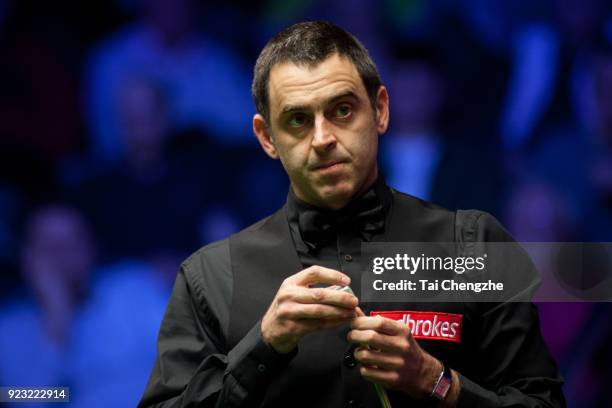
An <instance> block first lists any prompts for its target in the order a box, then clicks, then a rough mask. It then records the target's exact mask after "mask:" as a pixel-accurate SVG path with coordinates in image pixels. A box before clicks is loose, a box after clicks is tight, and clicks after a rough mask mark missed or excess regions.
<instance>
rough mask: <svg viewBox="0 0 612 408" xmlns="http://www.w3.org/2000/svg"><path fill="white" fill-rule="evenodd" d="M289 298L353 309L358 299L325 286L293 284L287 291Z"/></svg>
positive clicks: (301, 301)
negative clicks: (305, 286)
mask: <svg viewBox="0 0 612 408" xmlns="http://www.w3.org/2000/svg"><path fill="white" fill-rule="evenodd" d="M287 297H288V298H289V300H292V301H294V302H298V303H318V304H327V305H333V306H340V307H344V308H347V309H354V308H355V307H356V306H357V305H358V304H359V300H358V299H357V297H355V295H351V294H350V293H346V292H342V291H339V290H332V289H327V288H304V287H302V286H295V287H293V288H291V290H290V291H288V293H287Z"/></svg>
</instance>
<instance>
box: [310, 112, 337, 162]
mask: <svg viewBox="0 0 612 408" xmlns="http://www.w3.org/2000/svg"><path fill="white" fill-rule="evenodd" d="M335 146H336V137H335V136H334V132H333V127H332V126H331V124H330V123H329V121H328V120H327V118H325V115H320V116H317V117H315V123H314V135H313V137H312V147H313V149H315V150H316V151H317V152H318V153H325V152H327V151H329V150H332V149H333V148H334V147H335Z"/></svg>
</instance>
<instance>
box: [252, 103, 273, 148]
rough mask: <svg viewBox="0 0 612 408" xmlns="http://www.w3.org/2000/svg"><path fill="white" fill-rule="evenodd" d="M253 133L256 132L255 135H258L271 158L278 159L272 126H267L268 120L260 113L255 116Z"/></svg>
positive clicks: (262, 146) (260, 142)
mask: <svg viewBox="0 0 612 408" xmlns="http://www.w3.org/2000/svg"><path fill="white" fill-rule="evenodd" d="M253 133H255V137H257V140H258V141H259V144H260V145H261V148H262V149H263V150H264V152H266V154H267V155H268V156H270V158H272V159H278V152H277V151H276V146H275V145H274V140H273V139H272V133H271V132H270V128H269V127H268V126H266V120H265V119H264V117H263V116H262V115H261V114H259V113H256V114H255V116H253Z"/></svg>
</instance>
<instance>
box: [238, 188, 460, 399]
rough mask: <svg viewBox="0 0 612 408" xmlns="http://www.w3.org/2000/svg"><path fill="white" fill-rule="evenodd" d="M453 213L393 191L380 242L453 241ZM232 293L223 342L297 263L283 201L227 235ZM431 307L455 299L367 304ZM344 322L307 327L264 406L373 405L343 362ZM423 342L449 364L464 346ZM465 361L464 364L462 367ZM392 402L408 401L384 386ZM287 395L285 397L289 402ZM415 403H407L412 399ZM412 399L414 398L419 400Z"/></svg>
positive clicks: (258, 311) (452, 307)
mask: <svg viewBox="0 0 612 408" xmlns="http://www.w3.org/2000/svg"><path fill="white" fill-rule="evenodd" d="M455 218H456V213H454V212H450V211H447V210H444V209H441V208H439V207H436V206H433V205H430V204H428V203H425V202H423V201H421V200H418V199H415V198H413V197H410V196H406V195H404V194H402V193H398V192H395V191H394V192H393V201H392V205H391V209H390V214H389V215H388V218H387V223H386V227H385V234H384V241H385V242H454V241H456V235H457V232H456V228H457V227H456V222H455ZM230 255H231V265H232V272H233V282H234V284H233V296H232V305H231V315H230V325H229V330H228V343H229V344H228V347H229V348H232V347H234V346H235V345H236V344H237V343H238V342H239V341H240V340H241V339H242V338H243V337H244V336H245V335H246V333H247V332H248V331H249V330H250V329H251V328H252V327H253V325H255V324H256V323H257V321H258V320H260V319H261V317H262V316H263V315H264V313H265V312H266V310H267V308H268V306H269V305H270V303H271V301H272V299H273V298H274V295H275V294H276V291H277V290H278V288H279V286H280V285H281V283H282V281H283V280H284V279H285V278H286V277H288V276H290V275H293V274H295V273H296V272H299V271H300V270H301V269H302V265H301V263H300V260H299V258H298V255H297V253H296V250H295V248H294V245H293V241H292V238H291V233H290V230H289V225H288V222H287V214H286V208H285V207H283V208H281V209H280V210H279V211H277V212H276V213H275V214H273V215H272V216H270V217H268V218H266V219H265V220H262V221H261V222H259V223H257V224H255V225H254V226H252V227H251V228H249V229H247V230H244V231H242V232H240V233H238V234H236V235H234V236H232V237H231V238H230ZM385 307H386V308H387V309H386V310H392V308H398V307H401V308H402V309H403V310H436V311H444V312H451V313H460V314H462V315H464V316H465V317H468V316H467V315H465V310H464V309H465V307H466V306H465V305H463V304H459V303H448V304H435V305H432V304H424V303H409V302H407V303H405V304H404V303H401V304H398V303H393V304H391V305H384V304H378V305H371V309H372V310H377V309H378V310H384V309H385ZM469 326H470V322H469V318H468V319H467V321H466V320H465V319H464V327H463V333H464V342H463V343H464V344H467V343H468V342H469V338H466V337H469V332H470V330H469ZM347 332H348V327H341V328H337V329H334V330H327V331H323V332H317V333H312V334H309V335H307V336H306V337H305V338H303V339H302V340H301V341H300V343H299V352H298V354H297V356H296V357H295V358H294V359H293V360H292V361H291V363H290V364H289V366H288V367H287V369H286V370H285V371H284V372H283V373H282V374H281V375H280V376H278V377H277V378H275V379H274V380H273V381H272V383H271V384H270V385H269V387H268V389H267V390H266V395H265V398H264V400H263V403H262V406H266V407H274V406H279V407H280V406H283V407H288V406H290V407H343V406H345V405H347V403H348V402H349V401H351V400H352V401H357V403H356V404H355V405H354V406H359V405H361V406H364V407H378V406H380V405H379V402H378V399H377V397H376V394H375V391H374V388H373V385H372V384H371V383H369V382H366V381H364V380H363V379H362V378H361V376H360V374H359V371H358V369H357V368H356V367H349V366H348V365H347V364H344V359H345V355H346V354H347V353H350V344H349V343H348V342H347V340H346V334H347ZM419 343H420V344H421V346H422V347H423V348H424V349H426V350H427V351H428V352H430V353H432V354H433V355H434V356H437V357H438V358H443V359H444V360H445V361H446V362H447V363H448V364H451V365H452V366H454V367H457V368H459V367H460V366H462V365H463V364H462V362H463V361H464V358H462V355H463V354H465V351H466V350H465V348H464V346H463V345H457V344H452V343H448V342H429V341H420V342H419ZM466 369H468V368H466ZM390 397H391V400H392V403H394V406H399V405H398V404H400V403H408V404H410V402H411V401H410V400H409V399H408V398H407V397H406V396H405V395H403V394H400V393H390ZM288 401H290V402H288ZM412 402H413V404H411V405H410V406H414V401H412ZM417 405H418V404H417Z"/></svg>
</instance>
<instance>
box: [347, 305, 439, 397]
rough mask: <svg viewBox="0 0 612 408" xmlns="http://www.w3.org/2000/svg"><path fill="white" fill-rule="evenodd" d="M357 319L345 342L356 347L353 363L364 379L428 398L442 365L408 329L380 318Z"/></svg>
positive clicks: (360, 317) (404, 325) (362, 316)
mask: <svg viewBox="0 0 612 408" xmlns="http://www.w3.org/2000/svg"><path fill="white" fill-rule="evenodd" d="M358 314H359V317H356V318H355V319H354V320H353V322H352V323H351V328H352V330H351V331H350V332H349V333H348V336H347V338H348V340H349V341H350V342H352V343H357V344H359V345H360V347H357V348H356V349H355V359H356V360H357V361H358V362H359V364H360V367H359V370H360V372H361V375H362V376H363V378H365V379H366V380H368V381H372V382H375V383H379V384H381V385H383V386H384V387H385V388H389V389H394V390H399V391H403V392H405V393H407V394H408V395H410V396H411V397H413V398H424V397H427V396H428V395H430V393H431V391H432V390H433V388H434V386H435V383H436V381H437V380H438V376H439V375H440V373H441V372H442V368H443V367H442V363H440V362H439V361H438V360H436V359H435V358H434V357H433V356H431V355H430V354H428V353H427V352H425V351H424V350H423V349H422V348H421V347H420V346H419V344H418V343H417V342H416V340H415V339H414V337H412V334H411V333H410V328H409V326H408V325H406V324H404V323H402V322H399V321H396V320H392V319H387V318H384V317H382V316H375V317H367V316H365V315H364V314H363V312H362V311H361V309H359V308H358Z"/></svg>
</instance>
